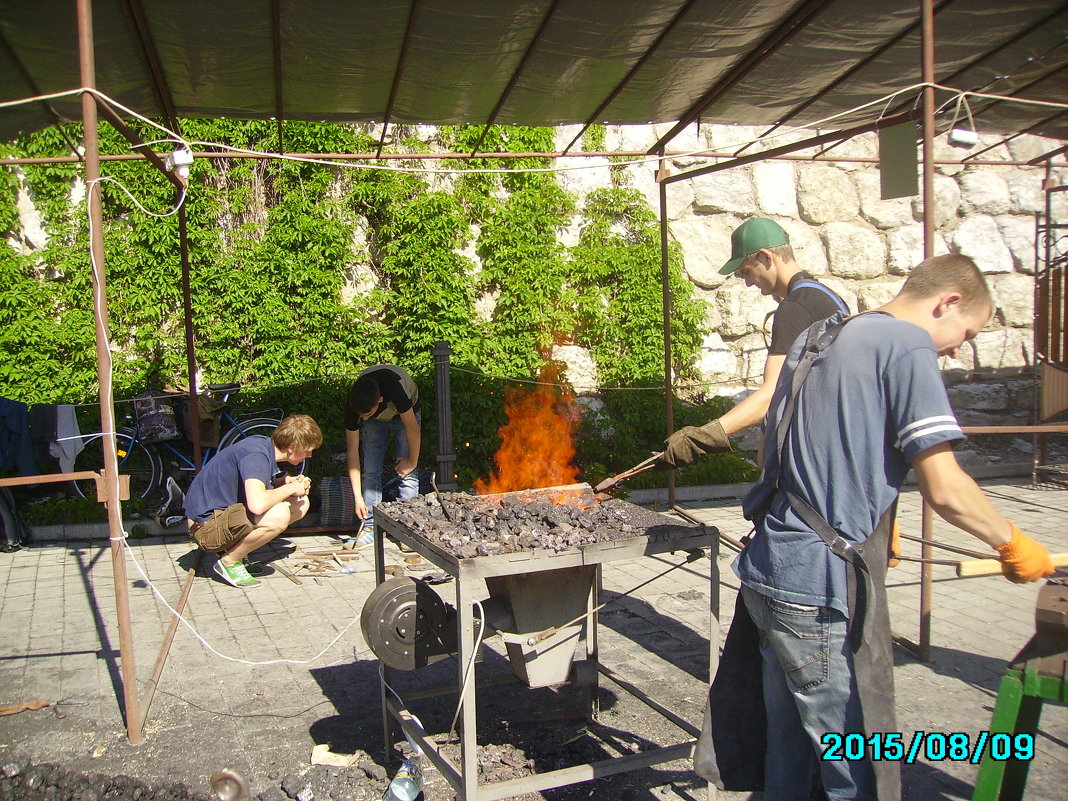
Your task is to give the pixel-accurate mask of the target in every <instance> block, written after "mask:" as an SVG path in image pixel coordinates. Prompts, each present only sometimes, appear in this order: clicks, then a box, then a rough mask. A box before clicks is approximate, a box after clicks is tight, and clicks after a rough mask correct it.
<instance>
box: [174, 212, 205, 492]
mask: <svg viewBox="0 0 1068 801" xmlns="http://www.w3.org/2000/svg"><path fill="white" fill-rule="evenodd" d="M188 199H189V197H188V195H187V196H186V197H185V199H184V200H183V202H182V207H181V208H180V209H178V248H179V251H180V252H181V256H182V310H183V313H184V316H185V358H186V363H187V365H188V370H189V419H190V420H192V421H193V425H192V427H191V429H190V433H191V434H192V436H190V439H191V440H192V442H193V469H194V470H195V471H196V472H198V473H199V472H200V467H201V461H202V460H203V448H202V447H201V444H200V400H199V398H198V397H197V394H198V392H199V389H198V387H197V346H196V341H195V339H194V335H195V333H196V330H195V328H194V327H193V290H192V288H191V277H190V268H189V226H188V221H187V219H186V214H185V200H188Z"/></svg>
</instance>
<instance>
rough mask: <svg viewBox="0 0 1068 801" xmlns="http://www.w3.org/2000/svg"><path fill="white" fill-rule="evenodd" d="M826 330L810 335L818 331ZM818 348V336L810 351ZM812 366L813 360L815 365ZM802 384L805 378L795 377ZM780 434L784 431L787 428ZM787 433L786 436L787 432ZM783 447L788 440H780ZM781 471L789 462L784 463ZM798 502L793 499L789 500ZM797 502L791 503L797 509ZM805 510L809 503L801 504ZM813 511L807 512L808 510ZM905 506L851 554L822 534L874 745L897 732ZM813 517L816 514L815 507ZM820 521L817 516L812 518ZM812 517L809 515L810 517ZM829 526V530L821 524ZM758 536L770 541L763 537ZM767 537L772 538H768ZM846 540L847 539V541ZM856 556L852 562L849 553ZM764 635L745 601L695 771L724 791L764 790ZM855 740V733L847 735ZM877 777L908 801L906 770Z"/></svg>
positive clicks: (887, 796) (715, 685) (886, 799)
mask: <svg viewBox="0 0 1068 801" xmlns="http://www.w3.org/2000/svg"><path fill="white" fill-rule="evenodd" d="M848 319H851V318H846V320H844V321H842V322H841V323H840V324H839V325H838V326H837V328H836V330H834V331H833V333H832V335H831V336H830V337H829V338H827V339H826V340H825V341H824V342H823V343H822V347H819V351H817V355H818V352H821V351H822V350H824V349H826V347H828V346H829V345H830V343H831V342H833V341H834V338H835V336H837V333H838V331H840V330H841V326H842V325H844V324H845V322H846V321H848ZM818 326H819V324H817V325H815V326H813V328H812V329H810V331H815V330H816V329H817V328H818ZM815 343H816V339H815V336H814V335H812V334H810V336H809V340H808V342H807V343H806V348H808V347H809V346H811V345H814V344H815ZM809 366H811V360H810V363H809ZM806 377H807V369H806V370H804V371H803V373H802V375H801V376H800V380H795V382H794V385H793V387H792V389H791V399H790V400H791V402H790V403H789V404H788V411H787V412H786V413H784V421H783V422H784V423H785V425H786V426H788V425H789V423H790V420H789V419H786V417H787V415H789V416H790V417H792V407H793V403H792V401H793V400H794V399H795V398H796V397H797V393H798V392H799V391H800V388H801V385H802V384H803V383H804V379H805V378H806ZM795 378H797V376H796V374H795ZM780 428H783V426H782V425H780ZM779 433H780V434H781V433H783V432H782V431H780V432H779ZM779 441H780V447H781V442H782V437H781V436H780V437H779ZM780 464H781V459H780ZM788 495H792V493H788ZM795 498H796V496H794V497H793V498H791V499H790V500H791V507H793V508H794V511H795V512H799V511H800V510H798V509H797V508H796V507H794V500H795ZM801 502H802V503H804V502H803V501H801ZM805 506H806V507H808V505H807V504H805ZM896 509H897V504H896V503H895V504H893V505H891V507H890V508H889V509H888V510H887V511H886V513H885V514H884V515H883V516H882V518H881V519H880V520H879V522H878V524H877V525H876V527H875V530H874V531H872V533H871V535H869V536H868V538H867V539H866V540H865V541H864V542H862V543H860V544H856V545H852V546H848V548H845V549H843V548H840V547H835V546H837V545H838V543H835V544H834V545H832V542H831V541H830V539H829V536H830V535H828V534H827V533H825V532H820V531H818V529H817V533H820V534H821V536H822V537H823V539H824V540H825V541H827V544H828V547H830V548H831V550H832V551H833V552H834V553H836V555H838V556H840V557H842V558H843V560H844V561H845V563H846V575H847V587H848V595H849V598H848V608H849V644H850V647H851V649H852V651H853V672H854V675H855V678H856V686H857V692H858V694H859V696H860V704H861V710H862V714H863V721H864V724H863V725H864V734H865V736H866V737H868V736H871V735H872V734H874V733H876V732H879V733H885V732H892V731H896V730H897V724H896V717H895V704H894V673H893V668H894V658H893V643H892V637H891V632H890V614H889V607H888V605H887V601H886V568H887V563H888V561H889V555H890V532H891V529H892V528H893V521H894V514H895V512H896ZM808 510H809V511H811V507H808ZM812 513H813V514H815V513H814V512H812ZM802 516H803V517H807V515H802ZM817 517H818V518H819V521H822V523H823V526H824V527H825V528H826V529H828V530H830V531H833V530H832V529H830V527H829V525H828V524H827V523H826V521H825V520H823V518H822V517H819V516H818V515H817ZM813 522H815V523H816V525H817V526H818V522H816V521H813ZM757 536H762V535H760V534H759V533H758V534H757ZM764 536H766V535H764ZM839 539H841V538H839ZM846 550H851V551H852V552H853V553H851V554H847V553H845V552H844V551H846ZM761 672H762V657H761V655H760V632H759V631H758V630H757V627H756V624H755V623H753V620H752V618H751V617H750V616H749V612H748V610H747V609H746V606H745V603H744V602H743V601H742V597H741V594H739V595H738V599H737V601H736V603H735V610H734V619H733V620H732V621H731V625H730V629H729V630H728V632H727V637H726V640H725V641H724V644H723V653H722V655H721V657H720V662H719V668H718V670H717V671H716V676H715V679H714V680H713V682H712V684H711V686H710V687H709V690H708V702H707V704H706V706H705V717H704V723H703V726H702V728H701V736H700V738H699V739H698V741H697V746H696V748H695V751H694V771H695V772H696V773H697V775H698V776H700V777H701V778H703V779H706V780H708V781H709V782H711V783H712V784H714V785H715V786H716V787H718V788H719V789H721V790H734V791H756V790H763V789H764V757H765V753H766V751H767V740H768V738H767V712H766V710H765V708H764V693H763V681H762V679H761ZM842 733H843V734H849V733H851V732H842ZM871 765H872V768H873V770H874V772H875V781H876V788H877V797H878V799H879V801H900V798H901V769H900V765H899V764H898V763H897V762H893V761H889V760H880V761H875V762H872V763H871ZM812 798H813V800H814V801H816V799H822V798H826V796H825V794H824V793H823V791H822V788H819V787H817V788H815V789H814V790H813V796H812Z"/></svg>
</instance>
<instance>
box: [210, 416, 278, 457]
mask: <svg viewBox="0 0 1068 801" xmlns="http://www.w3.org/2000/svg"><path fill="white" fill-rule="evenodd" d="M236 422H237V425H236V426H235V427H234V428H231V429H230V430H229V431H227V432H226V433H225V434H223V437H222V439H221V440H219V450H222V449H223V448H225V447H226V446H227V445H233V444H234V443H235V442H240V441H241V440H243V439H245V437H253V436H257V435H262V436H265V437H269V436H271V434H273V433H274V430H275V429H276V428H278V424H279V423H280V422H281V420H278V419H275V418H272V417H254V418H253V419H251V420H238V421H236Z"/></svg>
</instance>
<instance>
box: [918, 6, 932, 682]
mask: <svg viewBox="0 0 1068 801" xmlns="http://www.w3.org/2000/svg"><path fill="white" fill-rule="evenodd" d="M920 20H921V30H922V33H921V44H920V50H921V69H922V72H923V82H924V84H925V86H924V87H923V257H924V259H929V258H931V257H932V256H933V255H934V243H935V239H934V237H935V195H934V127H935V126H934V108H935V90H934V82H935V67H934V65H935V55H934V0H920ZM922 514H923V538H924V539H926V540H933V539H934V519H933V516H932V515H931V508H930V507H929V506H928V505H927V501H926V500H924V502H923V506H922ZM930 554H931V548H930V546H929V545H927V544H924V546H923V550H922V556H923V558H930ZM933 595H934V574H933V566H932V565H931V563H930V562H923V563H921V564H920V636H919V640H920V642H919V649H918V654H919V657H920V659H921V660H923V661H924V662H926V661H928V660H929V659H930V656H931V600H932V597H933Z"/></svg>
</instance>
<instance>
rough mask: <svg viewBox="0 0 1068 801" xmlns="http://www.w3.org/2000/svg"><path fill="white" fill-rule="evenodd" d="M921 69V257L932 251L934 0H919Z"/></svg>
mask: <svg viewBox="0 0 1068 801" xmlns="http://www.w3.org/2000/svg"><path fill="white" fill-rule="evenodd" d="M920 20H921V23H922V25H921V28H922V35H921V45H920V49H921V57H920V58H921V72H922V73H923V82H924V83H925V84H926V86H924V87H923V257H924V258H925V259H929V258H931V257H932V256H933V255H934V244H935V239H934V237H935V196H934V128H935V124H934V109H935V90H934V86H933V84H934V82H935V68H934V65H935V57H934V0H920Z"/></svg>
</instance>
